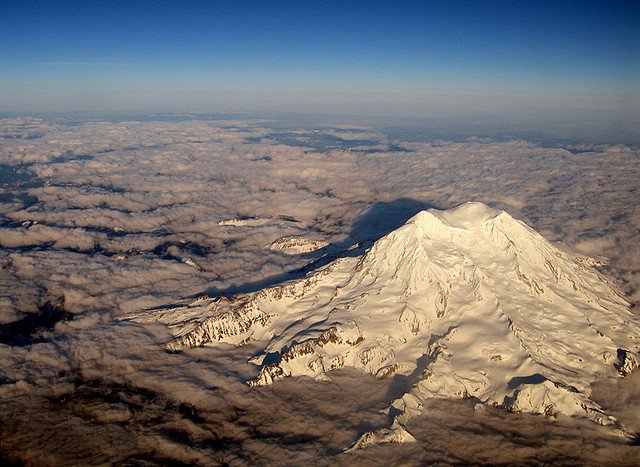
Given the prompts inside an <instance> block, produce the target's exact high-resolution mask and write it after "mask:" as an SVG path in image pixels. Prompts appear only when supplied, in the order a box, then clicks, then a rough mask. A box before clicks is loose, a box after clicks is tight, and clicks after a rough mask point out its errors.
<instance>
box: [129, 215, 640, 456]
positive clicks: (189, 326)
mask: <svg viewBox="0 0 640 467" xmlns="http://www.w3.org/2000/svg"><path fill="white" fill-rule="evenodd" d="M129 318H130V319H135V320H136V321H161V322H164V323H166V324H168V325H169V326H170V327H172V328H173V330H174V331H175V336H176V337H175V339H174V340H173V341H172V342H170V343H168V344H167V345H166V347H167V349H170V350H179V349H184V348H189V347H195V346H202V345H213V344H215V343H218V342H225V343H231V344H236V345H242V344H243V343H246V342H248V341H264V342H265V343H266V347H265V349H264V353H262V354H261V355H260V356H257V357H255V358H254V359H252V363H254V364H256V365H260V372H259V375H258V377H257V379H256V380H255V381H252V382H250V384H252V385H264V384H270V383H272V382H274V381H275V380H277V379H279V378H285V377H288V376H298V375H307V376H311V377H313V378H317V379H324V378H327V377H328V374H327V373H328V372H329V371H330V370H332V369H336V368H341V367H345V366H350V367H355V368H358V369H361V370H363V371H366V372H369V373H372V374H374V375H376V376H377V377H379V378H388V377H391V376H393V375H394V374H402V375H406V376H407V377H408V378H409V379H410V381H411V383H412V387H411V389H410V390H409V391H408V392H407V393H405V394H404V395H403V396H402V397H400V398H399V399H397V400H395V401H393V402H392V404H391V407H390V409H391V408H392V409H393V413H394V414H397V415H396V416H395V419H394V421H393V424H392V425H391V427H389V428H386V429H382V430H379V431H377V432H372V433H367V434H365V435H364V436H363V437H362V438H361V439H360V440H359V441H358V442H357V443H356V445H355V447H361V446H364V445H366V444H368V443H370V442H379V441H408V440H411V439H412V436H411V435H410V434H409V433H408V432H407V431H406V430H405V428H404V424H405V422H406V421H407V420H408V419H409V418H411V417H413V416H415V415H417V414H419V413H421V407H422V405H423V402H424V401H425V400H426V399H428V398H433V397H438V398H450V397H473V398H475V399H476V400H478V401H479V402H482V403H485V404H489V405H495V406H502V407H504V408H507V409H510V410H517V411H523V412H530V413H539V414H546V415H555V414H558V413H562V414H566V415H570V416H580V417H586V418H589V419H591V420H593V421H595V422H597V423H600V424H604V425H616V422H615V420H614V419H613V418H612V417H609V416H608V415H607V414H605V413H604V412H603V410H602V409H601V407H599V406H598V405H597V404H596V403H595V402H593V401H592V400H591V399H590V393H591V389H590V385H591V383H593V382H594V381H596V380H598V379H599V378H602V377H607V376H614V375H617V374H625V373H627V372H629V371H632V370H633V369H635V368H636V367H637V366H638V360H637V355H638V352H639V350H640V320H639V319H638V318H637V317H636V316H635V315H634V314H633V313H632V312H631V311H630V309H629V306H628V303H627V302H626V301H625V300H624V298H623V297H621V296H620V295H619V294H618V292H617V291H616V290H615V289H614V288H613V287H612V286H611V285H610V284H609V283H608V282H607V281H606V280H605V279H604V278H603V277H602V276H601V275H600V274H599V273H598V272H596V270H595V269H594V268H593V263H592V262H591V260H590V259H589V258H586V257H581V256H578V255H576V254H574V253H572V252H571V251H569V250H568V249H566V248H564V247H562V248H560V247H558V246H554V245H552V244H550V243H549V242H548V241H546V240H545V239H544V238H543V237H542V236H541V235H539V234H538V233H536V232H535V231H533V230H532V229H531V228H529V227H528V226H527V225H525V224H524V223H522V222H520V221H517V220H514V219H513V218H512V217H511V216H509V214H507V213H506V212H499V211H496V210H493V209H491V208H489V207H487V206H485V205H483V204H480V203H466V204H464V205H461V206H459V207H457V208H455V209H452V210H448V211H437V210H429V211H422V212H420V213H418V214H417V215H415V216H414V217H413V218H412V219H410V220H409V221H408V222H407V223H406V224H405V225H403V226H402V227H400V228H398V229H397V230H395V231H393V232H391V233H390V234H388V235H386V236H385V237H383V238H381V239H380V240H378V241H377V242H376V243H375V244H374V245H373V246H372V247H371V248H370V249H369V250H368V251H367V252H366V253H365V254H364V255H362V256H360V257H345V258H339V259H337V260H335V261H333V262H331V263H329V264H328V265H326V266H324V267H322V268H320V269H318V270H315V271H313V272H311V273H309V274H308V275H307V276H306V277H305V278H303V279H300V280H295V281H291V282H288V283H284V284H282V285H279V286H276V287H271V288H266V289H263V290H261V291H258V292H254V293H249V294H240V295H236V296H234V297H231V298H220V297H219V298H209V297H202V298H200V299H198V300H195V301H193V302H191V303H188V304H184V305H181V306H178V307H175V308H171V309H163V310H157V311H142V312H139V313H136V314H135V315H132V316H130V317H129Z"/></svg>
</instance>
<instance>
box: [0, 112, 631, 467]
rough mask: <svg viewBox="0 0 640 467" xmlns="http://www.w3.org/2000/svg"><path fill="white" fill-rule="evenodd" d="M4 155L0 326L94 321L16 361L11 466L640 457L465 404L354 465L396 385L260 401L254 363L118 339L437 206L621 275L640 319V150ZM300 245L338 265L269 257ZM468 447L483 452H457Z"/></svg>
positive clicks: (285, 147) (397, 145)
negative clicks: (134, 320)
mask: <svg viewBox="0 0 640 467" xmlns="http://www.w3.org/2000/svg"><path fill="white" fill-rule="evenodd" d="M0 135H1V136H0V154H2V160H0V171H1V174H2V177H3V178H2V182H3V185H2V187H1V188H0V199H1V200H2V203H0V265H1V266H2V268H1V269H0V323H7V322H11V321H15V320H17V319H19V318H20V317H21V316H23V314H25V313H35V312H36V311H37V309H38V306H41V305H42V304H43V303H45V302H47V301H52V302H55V301H56V300H57V299H58V298H59V297H64V299H65V307H66V309H67V310H68V311H70V312H71V313H75V314H76V315H78V316H77V318H76V319H75V320H73V321H68V322H63V323H58V325H57V326H56V327H55V328H53V329H52V330H49V331H46V332H47V333H49V334H48V335H49V336H50V337H51V339H49V340H48V341H46V342H42V343H38V344H34V345H32V346H30V347H25V348H16V347H8V346H5V345H0V363H1V374H0V377H1V378H2V380H1V381H2V385H1V386H0V403H1V404H2V411H1V412H2V418H3V420H2V422H3V424H4V425H5V426H7V427H8V428H7V429H6V430H3V435H2V436H3V440H2V441H3V442H2V445H3V450H4V451H3V455H5V456H9V457H11V458H14V459H18V457H19V458H20V459H22V460H30V461H33V462H36V463H61V462H65V463H76V464H78V463H82V461H83V459H84V461H85V462H86V459H94V460H96V461H97V460H99V459H102V458H104V457H109V458H111V459H115V460H116V461H118V462H125V461H133V460H138V461H140V462H142V460H147V461H149V462H151V463H153V462H157V463H163V462H165V463H166V462H168V461H169V460H177V461H180V462H185V463H189V462H196V463H201V464H215V463H218V462H233V461H238V462H241V463H252V462H255V461H256V460H258V459H266V460H269V459H271V460H273V461H276V460H278V459H282V458H283V457H282V456H286V458H288V459H291V461H292V462H295V463H304V462H309V461H310V460H311V459H313V458H316V457H318V456H333V457H331V458H332V459H333V461H331V462H344V463H347V462H349V463H367V462H372V461H375V462H377V463H379V462H382V461H383V460H384V459H394V462H406V463H412V462H415V460H416V459H421V460H425V461H434V462H435V461H444V462H477V461H481V462H482V461H486V462H501V461H507V460H512V461H513V460H514V459H515V461H522V462H526V461H532V462H544V461H547V460H565V461H567V462H574V461H575V462H581V461H587V460H592V459H615V460H617V461H619V462H632V460H633V459H637V455H638V454H637V449H636V448H632V447H629V446H626V445H624V443H623V441H622V440H619V439H615V438H611V437H610V436H609V434H608V433H606V432H604V431H601V430H600V429H599V428H597V427H591V426H587V425H582V424H580V423H578V422H575V421H571V420H558V421H557V422H556V423H553V424H549V423H548V420H546V419H540V418H536V417H524V416H522V417H518V416H516V417H511V416H509V417H506V416H505V415H504V414H500V413H494V412H491V411H490V412H478V411H474V410H473V406H472V405H470V406H469V405H465V404H464V403H454V402H437V403H434V407H433V408H432V409H430V410H431V411H430V413H431V416H430V417H428V418H425V419H424V420H418V421H416V422H415V423H418V424H419V426H416V432H417V433H419V434H420V433H423V434H422V435H419V436H418V438H419V440H420V441H421V442H420V443H418V444H417V445H415V446H402V447H401V448H399V447H396V446H386V447H375V448H371V450H366V451H365V452H363V453H360V454H358V455H357V456H359V457H356V458H348V459H347V458H346V457H344V456H343V455H339V450H340V449H341V448H342V447H344V446H345V445H348V444H349V442H351V441H352V440H354V439H355V438H356V437H357V435H358V434H359V433H362V432H364V431H368V430H370V429H371V428H375V427H377V426H380V425H383V424H384V423H385V420H384V415H381V414H380V413H379V411H380V410H381V409H383V408H385V407H386V405H388V402H389V401H390V400H391V399H392V397H391V396H392V394H391V393H392V392H393V388H392V387H387V388H382V389H381V386H380V384H379V383H380V382H379V381H375V384H373V383H374V381H371V380H369V379H368V378H367V377H365V376H363V375H360V374H352V373H341V374H340V375H338V376H337V377H336V378H335V380H334V381H333V382H332V383H328V384H322V383H314V382H310V381H297V382H291V381H287V382H283V383H281V384H277V385H274V386H273V388H268V389H261V390H259V391H254V390H249V389H248V388H245V386H244V385H243V379H244V378H249V377H250V376H251V372H252V371H253V369H252V368H247V367H246V365H241V364H240V363H239V362H241V361H245V360H244V359H245V357H246V355H239V354H240V353H242V352H243V351H239V350H235V351H231V349H222V350H216V349H202V350H196V351H193V352H191V351H190V352H187V353H185V354H179V355H169V354H165V353H163V352H161V351H160V350H159V344H160V343H162V342H163V341H166V340H168V339H169V338H170V336H168V334H167V333H168V331H167V330H166V329H164V328H161V327H156V326H151V325H149V326H146V327H141V326H137V325H133V324H123V323H120V324H116V323H115V322H114V321H113V318H117V317H118V316H121V315H123V314H125V313H128V312H130V311H132V310H139V309H144V308H148V307H157V306H163V305H166V304H170V303H173V302H175V301H176V300H177V299H178V298H180V297H185V296H192V295H196V294H198V293H202V292H205V291H206V292H208V293H214V292H216V291H219V292H229V291H231V292H232V291H236V290H247V289H250V288H252V287H253V288H255V287H258V286H260V284H266V283H270V282H273V281H279V280H283V279H286V277H287V274H286V272H287V271H291V270H294V269H296V268H299V267H301V266H303V265H304V264H306V263H307V262H308V261H310V260H312V259H314V258H316V257H317V255H319V254H322V253H330V252H332V251H335V250H337V249H339V248H342V247H344V246H346V245H348V244H350V243H355V242H358V241H363V240H366V239H370V238H375V237H377V236H379V235H381V234H383V233H386V231H387V230H389V229H390V228H393V227H394V225H395V224H397V223H398V222H402V221H403V220H405V219H406V218H408V217H409V216H410V215H411V214H413V213H414V212H415V211H416V210H417V209H420V207H422V206H423V207H428V206H435V207H438V208H450V207H453V206H455V205H458V204H460V203H462V202H465V201H469V200H474V201H480V202H483V203H485V204H488V205H491V206H493V207H495V208H499V209H505V210H507V211H508V212H509V213H510V214H512V215H513V216H514V217H516V218H520V219H523V220H525V221H526V222H527V223H528V224H529V225H531V226H532V227H533V228H535V229H536V230H538V231H540V232H541V233H542V234H543V235H544V236H545V237H547V238H548V239H550V240H554V241H562V242H564V243H566V244H568V245H570V246H573V247H576V248H578V249H579V250H581V251H583V252H585V253H587V254H590V255H596V256H601V257H603V261H604V258H609V262H608V263H607V264H606V265H604V266H603V270H604V271H605V272H606V273H608V274H610V275H611V276H612V277H613V280H615V281H616V282H617V283H618V284H619V286H620V287H621V289H622V290H623V291H624V292H626V294H627V295H628V297H629V299H630V300H631V301H632V302H633V303H636V304H637V303H638V302H639V301H640V249H639V248H640V233H639V232H640V203H639V202H638V194H639V193H640V167H639V164H638V162H639V157H640V152H639V151H638V150H637V148H630V147H627V146H621V145H619V146H611V145H606V146H604V145H564V146H563V145H551V147H544V146H542V145H536V144H533V143H530V142H527V141H519V140H515V141H502V142H496V141H484V140H474V139H468V140H460V141H427V140H424V141H416V140H413V141H405V140H397V139H392V138H390V137H389V136H388V135H387V133H386V132H384V131H379V130H374V129H367V128H361V127H355V126H354V127H349V126H345V125H336V126H324V127H314V128H311V129H303V128H288V129H282V128H279V129H278V126H277V125H276V124H275V123H274V122H269V121H266V120H224V121H220V120H219V121H204V120H202V121H184V122H179V121H165V122H161V121H147V122H143V121H122V122H101V121H86V122H78V123H76V124H73V125H72V124H69V122H62V123H54V122H46V121H42V120H38V119H5V120H1V121H0ZM230 219H236V220H240V222H238V221H234V222H225V221H229V220H230ZM247 219H250V220H249V221H246V220H247ZM292 235H303V236H306V237H309V238H311V239H313V240H317V241H326V242H328V243H329V246H328V247H326V248H324V249H322V250H320V251H318V252H311V253H307V254H302V255H290V254H284V253H282V252H279V251H277V250H273V249H270V248H269V246H270V245H271V244H272V243H273V242H274V241H276V240H277V239H279V238H282V237H287V236H292ZM283 274H284V275H283ZM616 391H618V392H617V393H619V394H623V393H625V391H629V388H628V387H625V388H618V389H616ZM603 397H604V396H603ZM624 400H625V401H626V402H625V403H624V407H625V408H629V407H631V406H633V405H632V404H633V403H632V402H630V400H631V399H630V398H627V399H624ZM636 400H637V399H636ZM609 402H610V403H611V404H613V405H615V404H616V402H615V401H614V400H610V401H609ZM456 404H457V405H456ZM636 405H637V404H636ZM633 407H635V406H633ZM628 423H631V425H633V423H634V422H633V421H631V422H628ZM443 425H446V426H447V428H446V429H444V428H442V426H443ZM638 426H640V425H638ZM56 427H57V428H56ZM421 430H423V431H422V432H421ZM412 433H413V431H412ZM463 436H464V437H471V438H473V440H474V442H473V443H463V444H461V443H459V441H456V440H459V439H460V437H463ZM76 438H77V439H80V438H82V439H83V440H86V441H83V443H75V442H70V440H71V439H76ZM105 440H109V441H105ZM119 444H121V445H122V446H123V447H122V449H115V448H114V447H113V446H117V445H119ZM496 447H497V448H496ZM25 448H29V449H25ZM503 450H504V451H503ZM503 452H504V453H509V452H510V453H512V454H511V455H512V456H515V457H510V458H508V457H502V456H503V455H504V456H508V455H509V454H502V453H503ZM20 453H22V454H20ZM83 456H85V457H83ZM91 456H94V457H91ZM335 456H337V457H335ZM611 456H613V457H611ZM633 456H636V457H635V458H634V457H633Z"/></svg>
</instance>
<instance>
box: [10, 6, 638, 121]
mask: <svg viewBox="0 0 640 467" xmlns="http://www.w3.org/2000/svg"><path fill="white" fill-rule="evenodd" d="M0 44H1V45H0V110H4V111H11V110H16V111H36V110H42V111H71V110H103V111H118V110H122V111H152V110H205V111H220V110H230V111H240V110H242V111H252V110H259V111H264V110H274V111H293V112H324V113H355V114H385V113H387V114H390V115H409V116H437V115H469V116H473V115H479V114H482V113H483V112H485V113H493V114H496V113H501V112H504V113H505V114H513V113H516V114H519V115H525V114H526V113H527V112H539V111H540V109H564V110H566V109H583V110H584V109H592V110H594V111H597V112H601V113H603V112H604V113H607V114H608V115H609V114H611V115H613V114H616V113H617V114H619V115H625V116H630V117H633V116H637V114H638V112H637V105H638V95H639V90H640V2H637V1H632V2H623V1H612V0H610V1H603V2H589V1H576V2H571V1H565V2H561V1H555V2H545V1H535V2H533V1H526V2H518V1H504V2H490V1H477V2H456V1H451V2H447V1H443V0H441V1H436V2H431V1H422V2H401V1H395V2H393V1H389V2H377V1H365V2H346V1H345V2H329V1H322V2H320V1H315V2H305V1H291V2H288V1H282V2H270V1H261V2H259V1H256V2H242V1H231V2H225V1H220V2H215V1H209V2H204V1H200V2H195V1H181V2H162V1H155V2H136V1H127V2H118V1H102V2H91V1H82V2H81V1H78V2H72V1H68V2H64V1H58V2H47V1H36V2H30V1H24V0H20V1H12V0H0Z"/></svg>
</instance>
